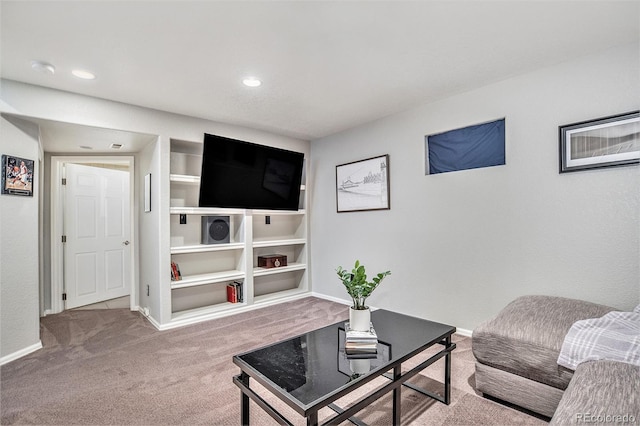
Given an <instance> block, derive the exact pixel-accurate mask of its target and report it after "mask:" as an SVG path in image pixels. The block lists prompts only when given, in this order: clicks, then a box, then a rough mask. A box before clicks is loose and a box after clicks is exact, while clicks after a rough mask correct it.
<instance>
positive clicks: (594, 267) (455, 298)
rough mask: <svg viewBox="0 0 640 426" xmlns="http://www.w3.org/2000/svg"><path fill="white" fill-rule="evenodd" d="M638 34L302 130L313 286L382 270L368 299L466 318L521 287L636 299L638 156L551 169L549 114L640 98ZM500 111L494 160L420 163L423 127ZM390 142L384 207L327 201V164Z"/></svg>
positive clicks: (448, 125)
mask: <svg viewBox="0 0 640 426" xmlns="http://www.w3.org/2000/svg"><path fill="white" fill-rule="evenodd" d="M639 95H640V67H639V47H638V45H633V46H626V47H621V48H618V49H613V50H610V51H608V52H605V53H602V54H598V55H594V56H590V57H585V58H583V59H581V60H576V61H573V62H568V63H562V64H559V65H557V66H554V67H551V68H547V69H543V70H539V71H536V72H532V73H529V74H527V75H523V76H518V77H514V78H511V79H508V80H505V81H501V82H497V83H495V84H492V85H490V86H486V87H482V88H480V89H477V90H474V91H471V92H467V93H461V94H459V95H457V96H452V97H450V98H448V99H443V100H440V101H437V102H433V103H429V104H426V105H422V106H419V107H416V108H414V109H412V110H410V111H406V112H404V113H402V114H397V115H394V116H391V117H388V118H385V119H382V120H379V121H376V122H373V123H370V124H367V125H364V126H362V127H359V128H355V129H351V130H349V131H346V132H344V133H340V134H336V135H333V136H330V137H327V138H324V139H321V140H317V141H313V142H312V145H311V158H312V164H313V170H314V174H313V176H312V179H311V181H312V185H313V188H314V191H313V199H312V201H313V210H312V212H311V234H312V235H313V244H312V247H311V249H312V250H311V253H312V254H311V256H312V259H313V274H312V282H313V290H314V292H316V293H321V294H324V295H327V296H330V297H335V298H341V299H347V298H346V297H345V296H346V294H345V292H344V290H343V288H342V286H341V284H340V282H339V281H338V279H337V277H336V275H335V272H334V271H335V268H336V267H337V266H338V265H341V266H344V267H350V266H352V264H353V261H354V260H355V259H360V260H361V261H362V262H364V264H365V265H366V266H367V267H368V271H369V272H370V273H376V272H380V271H383V270H387V269H390V270H391V271H392V275H391V276H390V277H388V278H387V280H386V281H385V282H383V284H382V286H381V287H379V288H378V289H377V290H376V292H375V293H374V294H373V296H372V297H371V298H370V300H369V302H370V304H371V305H373V306H376V307H381V308H387V309H391V310H396V311H399V312H404V313H407V314H410V315H414V316H419V317H423V318H429V319H433V320H437V321H442V322H446V323H450V324H452V325H456V326H458V327H459V328H463V329H467V330H471V329H473V328H474V327H475V326H476V325H478V324H479V323H480V322H481V321H483V320H485V319H487V318H488V317H490V316H492V315H494V314H495V313H496V312H497V311H498V310H499V309H501V308H502V307H503V306H504V305H505V304H507V303H508V302H509V301H511V300H512V299H514V298H515V297H517V296H519V295H524V294H549V295H559V296H566V297H575V298H580V299H585V300H590V301H593V302H598V303H603V304H609V305H612V306H615V307H618V308H621V309H631V308H632V307H634V306H635V305H636V304H638V303H639V302H640V272H639V268H640V267H639V261H640V259H639V257H640V253H639V245H640V243H639V241H640V239H639V233H640V232H639V231H640V229H639V228H640V220H639V216H640V167H638V166H632V167H619V168H614V169H600V170H594V171H582V172H575V173H568V174H559V173H558V161H559V160H558V126H560V125H564V124H570V123H574V122H579V121H583V120H589V119H595V118H600V117H604V116H609V115H614V114H619V113H624V112H629V111H632V110H637V109H639V106H640V105H639V102H640V97H639ZM502 117H506V165H505V166H499V167H492V168H485V169H477V170H468V171H461V172H454V173H445V174H440V175H432V176H425V174H424V157H425V154H424V137H425V135H429V134H434V133H438V132H442V131H446V130H451V129H456V128H460V127H465V126H468V125H472V124H477V123H481V122H485V121H489V120H494V119H498V118H502ZM381 154H389V155H390V178H391V210H388V211H374V212H358V213H340V214H338V213H336V194H335V166H336V165H338V164H342V163H347V162H351V161H355V160H359V159H365V158H369V157H372V156H376V155H381Z"/></svg>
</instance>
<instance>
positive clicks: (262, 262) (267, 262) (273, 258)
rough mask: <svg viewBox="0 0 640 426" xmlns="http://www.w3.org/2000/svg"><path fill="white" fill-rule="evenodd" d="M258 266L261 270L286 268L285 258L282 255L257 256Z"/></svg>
mask: <svg viewBox="0 0 640 426" xmlns="http://www.w3.org/2000/svg"><path fill="white" fill-rule="evenodd" d="M258 266H259V267H261V268H279V267H281V266H287V256H286V255H284V254H266V255H264V256H258Z"/></svg>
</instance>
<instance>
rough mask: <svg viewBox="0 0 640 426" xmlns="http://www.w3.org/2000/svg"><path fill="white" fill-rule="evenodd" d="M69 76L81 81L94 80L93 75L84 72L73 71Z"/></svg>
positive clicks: (94, 76)
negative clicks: (71, 75)
mask: <svg viewBox="0 0 640 426" xmlns="http://www.w3.org/2000/svg"><path fill="white" fill-rule="evenodd" d="M71 74H73V75H75V76H76V77H78V78H81V79H83V80H93V79H94V78H96V75H95V74H94V73H92V72H89V71H85V70H73V71H71Z"/></svg>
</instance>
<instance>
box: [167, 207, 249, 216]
mask: <svg viewBox="0 0 640 426" xmlns="http://www.w3.org/2000/svg"><path fill="white" fill-rule="evenodd" d="M244 212H245V211H244V210H242V209H223V208H220V207H170V208H169V213H170V214H199V215H232V214H244Z"/></svg>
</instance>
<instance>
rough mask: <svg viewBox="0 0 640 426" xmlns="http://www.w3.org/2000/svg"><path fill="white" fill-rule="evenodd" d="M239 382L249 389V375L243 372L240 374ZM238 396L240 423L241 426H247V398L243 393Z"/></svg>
mask: <svg viewBox="0 0 640 426" xmlns="http://www.w3.org/2000/svg"><path fill="white" fill-rule="evenodd" d="M240 380H241V381H242V383H243V384H244V385H245V386H246V387H249V375H248V374H247V373H245V372H244V371H243V372H241V373H240ZM240 394H241V395H242V397H241V400H240V410H241V413H240V422H241V424H242V425H243V426H245V425H246V426H248V425H249V397H248V396H247V395H246V394H245V393H244V392H240Z"/></svg>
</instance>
